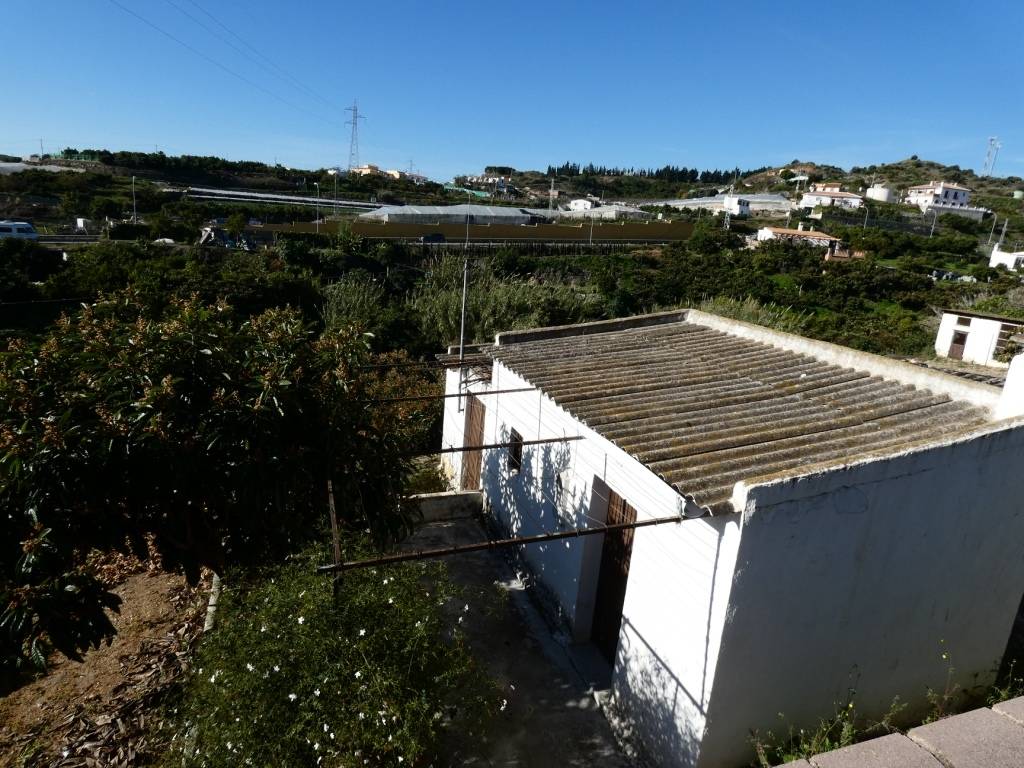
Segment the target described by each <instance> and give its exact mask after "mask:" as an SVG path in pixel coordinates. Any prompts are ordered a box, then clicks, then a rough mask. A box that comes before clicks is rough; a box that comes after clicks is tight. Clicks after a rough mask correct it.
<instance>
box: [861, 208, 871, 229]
mask: <svg viewBox="0 0 1024 768" xmlns="http://www.w3.org/2000/svg"><path fill="white" fill-rule="evenodd" d="M870 210H871V209H870V208H868V204H867V203H864V226H862V227H861V229H867V228H868V212H869V211H870Z"/></svg>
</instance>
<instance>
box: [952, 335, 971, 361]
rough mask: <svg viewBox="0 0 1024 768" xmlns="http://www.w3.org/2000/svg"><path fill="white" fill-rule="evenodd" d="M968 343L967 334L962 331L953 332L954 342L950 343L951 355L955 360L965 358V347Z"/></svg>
mask: <svg viewBox="0 0 1024 768" xmlns="http://www.w3.org/2000/svg"><path fill="white" fill-rule="evenodd" d="M966 345H967V334H966V333H962V332H961V331H954V332H953V343H952V344H950V345H949V356H950V357H951V358H952V359H953V360H963V359H964V347H965V346H966Z"/></svg>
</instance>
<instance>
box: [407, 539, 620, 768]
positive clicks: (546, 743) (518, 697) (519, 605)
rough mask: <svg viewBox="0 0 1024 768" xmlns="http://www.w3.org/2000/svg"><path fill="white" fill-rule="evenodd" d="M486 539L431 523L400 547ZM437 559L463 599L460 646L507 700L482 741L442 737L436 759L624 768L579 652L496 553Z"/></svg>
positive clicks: (516, 767)
mask: <svg viewBox="0 0 1024 768" xmlns="http://www.w3.org/2000/svg"><path fill="white" fill-rule="evenodd" d="M486 538H487V536H486V534H485V533H484V531H483V530H482V529H481V528H480V526H479V525H478V524H477V523H476V521H475V520H472V519H462V520H454V521H448V522H436V523H431V524H429V525H425V526H423V527H422V528H420V529H419V530H418V531H417V532H416V533H415V534H414V535H413V536H412V537H411V538H410V539H409V540H408V541H406V542H405V545H404V548H405V549H420V548H430V547H443V546H447V545H451V544H469V543H471V542H477V541H484V540H486ZM444 562H445V563H446V565H447V566H448V569H449V573H450V575H451V577H452V580H453V581H454V582H455V583H456V584H458V585H460V586H461V587H463V588H465V589H466V591H467V593H468V594H469V595H470V596H469V597H468V598H467V600H468V602H467V603H466V605H468V607H469V610H468V611H464V612H463V621H462V627H463V629H464V631H465V633H466V639H467V642H468V643H469V646H470V648H471V650H472V651H473V655H474V657H475V658H476V659H477V660H478V661H479V662H480V663H481V664H482V665H483V666H484V668H485V669H486V671H487V672H488V674H489V675H490V676H491V677H492V678H493V679H495V680H497V682H498V684H499V686H500V687H501V689H502V693H501V696H502V697H503V699H504V700H505V702H506V704H505V709H504V710H503V711H502V712H500V713H499V714H498V715H497V716H496V717H495V718H494V720H493V722H492V723H491V726H490V729H489V733H488V734H487V735H486V737H485V738H484V739H483V740H482V741H481V740H468V739H466V738H464V737H463V735H461V734H457V733H453V734H450V736H449V739H448V744H447V748H446V752H447V754H446V755H444V756H443V757H444V763H443V764H445V765H462V766H501V767H502V768H546V767H547V766H580V768H594V767H595V766H601V768H605V767H607V768H627V766H629V765H630V762H629V761H628V760H627V759H626V758H625V757H624V756H623V754H622V752H621V750H620V749H619V747H618V744H617V742H616V740H615V737H614V736H613V735H612V731H611V727H610V726H609V724H608V721H607V720H606V719H605V717H604V715H603V714H602V712H601V710H600V709H599V708H598V706H597V704H596V702H595V699H594V696H593V690H592V689H593V680H592V679H591V678H592V676H593V675H592V674H590V673H591V672H592V669H591V668H590V666H589V663H588V658H587V655H586V649H574V648H572V647H569V646H568V644H567V643H560V642H559V641H558V640H557V639H556V638H555V637H554V636H553V635H552V631H551V629H550V628H549V627H548V625H547V624H546V623H545V622H544V620H543V619H542V618H541V616H540V615H539V613H538V612H537V610H536V608H535V607H534V605H533V601H532V600H531V598H530V595H529V590H528V589H526V588H525V587H524V585H523V583H522V582H521V581H520V580H519V579H518V578H517V577H516V575H515V574H514V573H513V572H512V571H511V569H510V568H509V566H508V564H507V563H506V561H505V560H504V559H502V557H501V555H500V554H497V553H494V552H474V553H468V554H464V555H456V556H454V557H448V558H445V560H444ZM474 596H477V597H474ZM460 607H461V606H460Z"/></svg>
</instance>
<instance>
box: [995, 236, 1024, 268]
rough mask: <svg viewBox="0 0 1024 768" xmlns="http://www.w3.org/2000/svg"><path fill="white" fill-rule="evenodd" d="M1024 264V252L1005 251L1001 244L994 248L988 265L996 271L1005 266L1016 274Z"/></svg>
mask: <svg viewBox="0 0 1024 768" xmlns="http://www.w3.org/2000/svg"><path fill="white" fill-rule="evenodd" d="M1022 263H1024V251H1004V250H1003V249H1002V248H1001V247H1000V246H999V243H996V244H995V245H993V246H992V254H991V255H990V256H989V259H988V265H989V266H990V267H992V268H993V269H995V268H996V267H998V266H1004V267H1006V268H1007V269H1009V270H1010V271H1011V272H1016V271H1017V270H1018V269H1020V266H1021V264H1022Z"/></svg>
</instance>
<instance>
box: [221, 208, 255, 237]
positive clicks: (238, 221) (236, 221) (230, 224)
mask: <svg viewBox="0 0 1024 768" xmlns="http://www.w3.org/2000/svg"><path fill="white" fill-rule="evenodd" d="M248 223H249V220H248V219H247V218H246V215H245V214H244V213H241V212H239V213H233V214H231V215H230V216H228V220H227V223H226V225H225V229H227V231H228V234H229V235H231V236H232V237H238V236H239V235H240V234H242V233H243V232H244V231H245V225H246V224H248Z"/></svg>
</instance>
